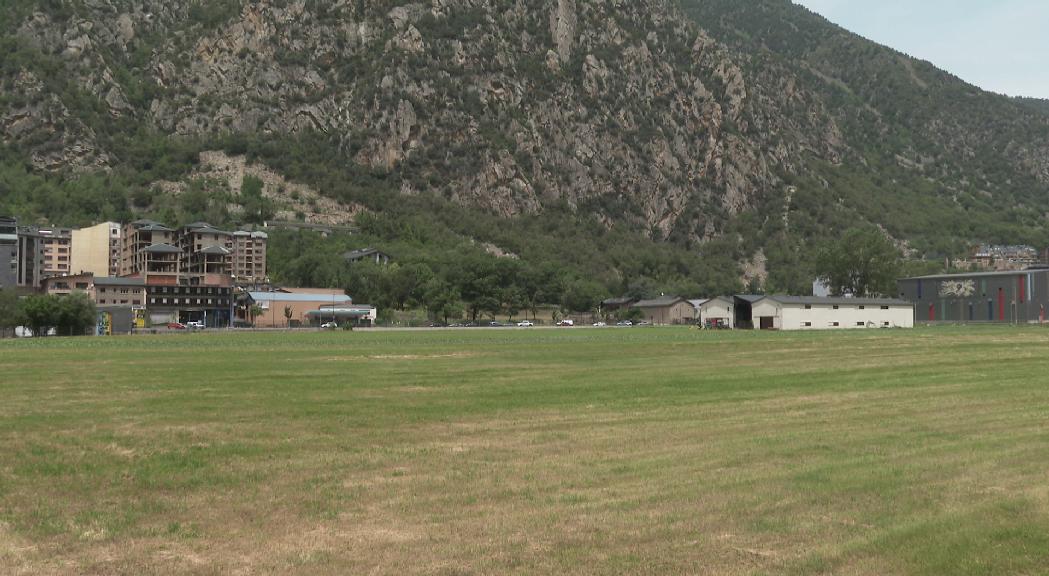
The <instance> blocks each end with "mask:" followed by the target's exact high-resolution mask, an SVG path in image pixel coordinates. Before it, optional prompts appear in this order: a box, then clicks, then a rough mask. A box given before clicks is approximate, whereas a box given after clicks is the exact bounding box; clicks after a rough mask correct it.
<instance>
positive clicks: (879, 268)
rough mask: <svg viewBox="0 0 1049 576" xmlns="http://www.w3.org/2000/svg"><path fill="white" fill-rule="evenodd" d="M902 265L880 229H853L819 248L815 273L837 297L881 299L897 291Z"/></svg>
mask: <svg viewBox="0 0 1049 576" xmlns="http://www.w3.org/2000/svg"><path fill="white" fill-rule="evenodd" d="M900 264H901V263H900V251H899V250H898V249H897V248H896V246H895V245H893V243H892V241H890V240H889V239H888V238H886V237H885V235H884V234H882V233H881V231H880V230H878V229H876V228H853V229H850V230H848V231H847V232H845V234H844V235H843V236H842V237H841V238H840V239H838V240H834V241H831V242H828V243H826V244H825V245H824V246H823V248H822V249H820V251H819V253H818V255H817V257H816V274H817V277H818V278H819V279H820V280H822V281H824V282H826V283H827V285H828V286H829V287H830V289H831V292H832V293H833V294H834V295H836V296H841V295H844V294H853V295H855V296H868V297H870V296H882V295H886V294H893V293H894V292H895V291H896V278H897V276H898V274H899V272H900V269H901V266H900Z"/></svg>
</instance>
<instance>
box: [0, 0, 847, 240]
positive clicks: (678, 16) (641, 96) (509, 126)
mask: <svg viewBox="0 0 1049 576" xmlns="http://www.w3.org/2000/svg"><path fill="white" fill-rule="evenodd" d="M223 7H225V8H223ZM201 10H202V9H201V8H200V5H199V4H198V3H196V2H194V1H189V0H176V1H169V0H165V1H163V2H160V1H154V0H137V1H131V2H118V1H116V0H94V1H92V2H85V3H84V4H83V6H82V7H81V8H80V9H78V10H76V11H74V13H72V14H55V13H50V12H48V11H46V10H40V11H35V12H31V13H29V14H27V15H26V17H25V18H24V20H22V21H21V23H20V24H19V26H18V28H17V32H16V34H17V38H18V41H19V42H23V43H26V44H27V45H29V46H32V47H34V48H35V49H37V50H39V51H40V52H41V53H43V54H45V55H48V57H50V58H53V59H54V60H56V61H57V62H58V63H59V65H60V69H61V70H62V73H63V74H67V75H69V78H70V79H71V81H72V82H73V83H74V87H75V88H76V89H77V92H78V93H80V94H83V95H84V96H86V97H89V98H93V99H94V100H95V101H94V102H93V103H92V105H93V106H95V107H97V108H101V109H103V110H104V112H105V114H106V115H108V116H109V117H111V118H112V119H114V120H116V119H132V120H133V121H134V123H137V124H141V125H143V126H147V127H150V128H154V129H157V130H160V131H163V132H166V133H170V134H174V135H218V134H223V133H228V132H254V133H263V134H266V133H273V134H286V133H295V132H303V131H315V132H318V133H322V134H325V135H328V136H331V137H333V138H334V139H335V141H337V142H338V143H339V146H340V148H341V149H342V151H343V152H344V154H345V156H346V158H347V159H348V160H352V161H354V162H357V163H359V164H361V165H364V166H367V167H369V168H371V169H374V170H378V171H384V172H390V173H397V174H398V175H399V177H401V178H402V179H403V183H402V185H401V190H402V192H403V193H407V194H439V195H443V196H445V197H447V198H450V199H452V200H454V201H456V202H460V203H462V204H468V205H475V206H480V207H483V208H485V209H487V210H490V211H492V212H494V213H497V214H500V215H503V216H506V217H512V216H514V215H517V214H526V213H537V212H540V211H542V210H543V207H544V205H546V204H547V203H550V202H561V201H563V202H567V203H568V204H569V205H572V206H576V207H578V208H581V209H585V210H588V211H593V212H595V213H596V214H597V215H598V216H599V217H600V218H601V219H602V221H604V222H606V223H607V224H608V225H609V226H614V225H618V224H623V225H629V226H634V227H637V228H639V229H641V230H644V231H645V232H646V233H651V234H653V235H656V236H657V237H658V236H667V235H669V234H670V233H671V232H672V231H674V230H675V229H677V230H679V231H687V234H688V235H689V236H690V237H691V238H693V239H695V240H699V239H702V238H704V237H710V236H712V235H716V234H718V233H719V230H720V226H719V223H720V222H721V221H722V220H723V219H724V218H725V217H726V216H731V215H733V214H736V213H739V212H740V211H743V210H746V209H748V208H750V207H752V206H754V205H755V204H757V203H759V202H761V201H762V199H763V198H765V197H767V196H770V195H783V194H785V186H784V185H783V184H782V182H781V179H780V175H781V174H783V173H789V172H790V171H792V170H794V169H795V165H796V164H797V159H798V158H799V156H800V154H801V153H802V152H804V151H808V152H812V153H814V154H816V155H818V156H819V157H822V158H826V159H829V160H833V159H835V158H836V157H837V156H838V155H840V153H841V148H842V145H843V144H842V138H841V135H840V130H839V128H838V127H837V125H836V123H835V120H834V119H833V118H831V117H830V116H829V115H828V114H826V113H825V110H824V107H823V105H822V104H821V103H820V102H819V101H818V100H817V99H815V98H813V97H812V96H811V95H810V94H806V93H804V92H802V91H800V90H797V89H796V88H795V86H794V84H793V82H791V80H790V79H789V78H782V79H776V80H775V81H773V82H770V83H762V84H752V83H749V82H748V80H747V77H746V75H745V73H744V72H743V71H742V70H741V68H740V66H739V63H738V62H737V61H736V59H734V57H733V56H731V55H730V54H729V53H728V52H727V51H725V50H724V49H723V47H722V46H721V45H720V44H719V43H718V42H717V41H715V40H714V39H712V38H711V37H710V36H708V35H707V34H706V33H704V32H703V31H702V29H701V28H700V27H699V26H697V25H696V24H695V23H693V22H692V21H690V20H689V19H688V18H686V17H685V16H684V14H683V13H682V12H681V11H680V10H679V8H678V7H677V6H676V5H675V4H674V3H673V2H670V1H669V0H642V1H635V2H622V1H615V0H608V1H583V0H541V1H539V0H536V1H529V2H524V1H521V0H516V1H515V0H432V1H431V2H426V3H423V2H417V3H404V2H398V1H391V0H365V1H356V2H331V3H327V4H326V3H316V2H305V1H304V0H299V1H283V0H268V1H266V0H264V1H260V2H251V3H244V4H243V5H241V4H240V3H238V2H226V3H223V2H219V3H216V4H215V5H214V6H213V7H212V8H211V12H210V13H203V14H202V13H200V12H201ZM37 73H38V72H37V71H35V70H34V69H33V67H32V66H27V67H26V68H25V69H24V70H22V71H21V77H20V78H17V79H16V80H15V81H13V82H12V81H7V82H5V84H4V86H3V89H4V91H5V92H7V93H8V94H11V95H13V96H14V97H15V98H16V99H18V100H19V101H21V102H22V103H23V106H20V107H15V108H13V109H12V110H10V111H8V112H6V113H4V115H3V117H2V119H0V128H2V133H3V136H4V139H5V140H6V141H8V142H18V143H20V144H22V145H26V146H29V147H31V148H32V149H33V160H34V163H36V164H37V166H38V167H39V168H44V169H57V168H60V167H74V168H79V169H89V168H93V167H99V166H106V165H111V164H113V163H119V162H120V161H121V158H119V157H114V156H113V154H112V152H111V151H109V150H106V148H105V145H104V143H102V142H99V141H98V139H96V138H95V137H94V134H93V132H92V128H91V127H90V126H87V125H85V124H84V122H83V121H82V120H80V119H79V118H77V117H75V115H73V114H70V113H69V111H68V109H66V108H65V107H64V103H63V100H62V98H63V94H55V93H47V90H46V89H45V88H44V87H42V86H41V84H40V82H38V81H37V79H36V78H35V77H34V74H37ZM132 92H133V94H131V93H132ZM788 111H789V112H790V113H785V112H788Z"/></svg>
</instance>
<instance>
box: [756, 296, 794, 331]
mask: <svg viewBox="0 0 1049 576" xmlns="http://www.w3.org/2000/svg"><path fill="white" fill-rule="evenodd" d="M785 311H786V310H785V307H784V306H783V305H782V304H780V303H778V302H773V301H771V300H760V301H758V302H757V303H755V304H754V305H753V306H751V309H750V317H751V320H752V321H753V323H754V327H755V328H760V327H761V319H762V318H765V317H772V329H773V330H784V327H783V318H784V313H785Z"/></svg>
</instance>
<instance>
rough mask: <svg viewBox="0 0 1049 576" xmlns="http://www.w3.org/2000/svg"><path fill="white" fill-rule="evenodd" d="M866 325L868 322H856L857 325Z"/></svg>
mask: <svg viewBox="0 0 1049 576" xmlns="http://www.w3.org/2000/svg"><path fill="white" fill-rule="evenodd" d="M866 325H867V323H866V322H857V323H856V326H866Z"/></svg>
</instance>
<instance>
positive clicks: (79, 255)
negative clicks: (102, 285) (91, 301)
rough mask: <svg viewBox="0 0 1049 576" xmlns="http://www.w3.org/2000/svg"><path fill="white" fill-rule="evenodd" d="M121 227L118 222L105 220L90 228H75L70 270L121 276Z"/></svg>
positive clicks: (75, 272) (97, 274) (72, 236)
mask: <svg viewBox="0 0 1049 576" xmlns="http://www.w3.org/2000/svg"><path fill="white" fill-rule="evenodd" d="M120 239H121V228H120V224H117V223H116V222H103V223H101V224H97V225H95V226H92V227H90V228H80V229H76V230H73V232H72V234H71V240H72V251H71V254H72V256H71V259H70V271H71V272H72V273H74V274H78V273H83V272H90V273H91V274H94V275H95V276H119V275H120V263H121V250H122V249H123V247H122V245H121V240H120Z"/></svg>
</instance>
